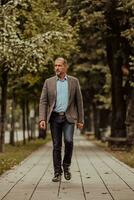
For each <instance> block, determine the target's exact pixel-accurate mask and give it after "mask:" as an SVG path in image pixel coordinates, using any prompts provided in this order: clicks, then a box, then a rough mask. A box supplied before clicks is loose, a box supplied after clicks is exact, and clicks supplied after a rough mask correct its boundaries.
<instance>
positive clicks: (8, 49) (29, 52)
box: [0, 0, 76, 152]
mask: <svg viewBox="0 0 134 200" xmlns="http://www.w3.org/2000/svg"><path fill="white" fill-rule="evenodd" d="M55 7H56V4H55V2H54V1H50V0H48V1H46V2H44V1H43V0H38V1H35V0H32V1H28V0H25V1H24V0H14V1H8V2H7V1H6V3H5V4H1V6H0V11H1V16H0V18H1V20H0V34H1V35H0V82H1V84H0V85H1V121H0V123H1V130H0V134H1V135H0V151H2V152H3V151H4V131H5V129H4V127H5V118H6V100H7V86H8V80H12V82H13V83H14V81H15V80H14V79H12V78H11V77H12V74H13V77H15V76H16V78H15V79H17V78H21V76H23V77H25V76H26V77H27V74H28V73H32V72H34V75H35V73H38V72H39V71H41V72H45V71H47V66H48V63H49V62H50V61H53V59H54V58H55V57H56V56H58V55H64V56H66V57H68V56H69V54H70V53H71V51H74V50H75V41H76V35H75V30H74V29H73V28H72V27H71V26H70V25H69V24H68V20H67V19H63V18H61V17H60V16H59V13H58V11H57V9H56V8H55ZM74 35H75V38H74ZM33 78H34V77H33ZM22 80H23V79H22ZM37 81H38V79H37ZM25 82H26V79H25ZM27 82H29V80H27ZM33 82H36V81H35V80H34V81H33ZM15 87H17V88H18V87H19V85H15V86H14V87H13V88H14V89H15ZM23 89H25V88H23ZM20 91H21V90H20Z"/></svg>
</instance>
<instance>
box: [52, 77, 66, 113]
mask: <svg viewBox="0 0 134 200" xmlns="http://www.w3.org/2000/svg"><path fill="white" fill-rule="evenodd" d="M56 90H57V95H56V105H55V108H54V111H55V112H66V110H67V106H68V81H67V76H65V79H64V80H60V79H59V78H57V82H56Z"/></svg>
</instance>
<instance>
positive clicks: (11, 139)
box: [10, 92, 16, 146]
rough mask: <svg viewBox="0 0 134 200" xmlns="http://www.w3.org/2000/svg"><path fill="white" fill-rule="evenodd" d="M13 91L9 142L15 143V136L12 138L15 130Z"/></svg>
mask: <svg viewBox="0 0 134 200" xmlns="http://www.w3.org/2000/svg"><path fill="white" fill-rule="evenodd" d="M15 104H16V103H15V93H14V92H13V99H12V111H11V112H12V114H11V115H12V118H11V131H10V144H11V145H13V146H14V145H15V138H14V132H15V106H16V105H15Z"/></svg>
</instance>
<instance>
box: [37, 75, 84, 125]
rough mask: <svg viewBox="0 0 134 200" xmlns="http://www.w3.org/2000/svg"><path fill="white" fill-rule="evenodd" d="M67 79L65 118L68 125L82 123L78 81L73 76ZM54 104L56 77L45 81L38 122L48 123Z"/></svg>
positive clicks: (81, 103) (81, 105) (82, 115)
mask: <svg viewBox="0 0 134 200" xmlns="http://www.w3.org/2000/svg"><path fill="white" fill-rule="evenodd" d="M67 78H68V90H69V92H68V94H69V95H68V98H69V101H68V107H67V110H66V118H67V120H68V121H69V122H70V123H75V122H78V123H84V112H83V100H82V95H81V90H80V85H79V81H78V79H77V78H75V77H73V76H67ZM55 102H56V76H53V77H51V78H48V79H46V81H45V83H44V86H43V89H42V93H41V97H40V104H39V121H42V120H44V121H46V122H49V119H50V116H51V113H52V111H53V108H54V106H55Z"/></svg>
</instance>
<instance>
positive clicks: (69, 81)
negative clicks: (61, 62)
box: [68, 76, 72, 105]
mask: <svg viewBox="0 0 134 200" xmlns="http://www.w3.org/2000/svg"><path fill="white" fill-rule="evenodd" d="M71 88H72V84H71V78H70V77H69V76H68V105H69V103H70V97H71Z"/></svg>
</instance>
